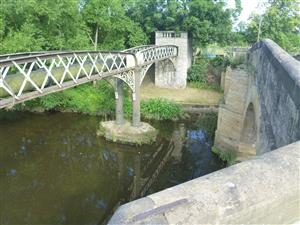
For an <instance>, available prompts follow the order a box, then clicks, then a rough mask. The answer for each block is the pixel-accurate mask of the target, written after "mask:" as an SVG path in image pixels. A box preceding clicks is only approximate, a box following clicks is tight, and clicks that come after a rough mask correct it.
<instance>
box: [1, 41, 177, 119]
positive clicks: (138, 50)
mask: <svg viewBox="0 0 300 225" xmlns="http://www.w3.org/2000/svg"><path fill="white" fill-rule="evenodd" d="M177 55H178V47H177V46H174V45H163V46H153V45H146V46H139V47H135V48H131V49H127V50H125V51H119V52H113V51H112V52H104V51H74V52H30V53H17V54H9V55H1V56H0V109H1V108H5V107H10V106H13V105H14V104H17V103H21V102H24V101H27V100H30V99H33V98H37V97H41V96H43V95H46V94H50V93H54V92H58V91H62V90H65V89H67V88H71V87H74V86H78V85H80V84H84V83H87V82H90V81H95V80H100V79H104V78H114V79H110V80H111V81H113V85H114V86H115V88H116V99H120V101H123V99H122V97H123V96H122V90H121V89H122V87H121V86H122V83H126V84H127V85H128V86H129V87H130V89H131V90H132V95H133V97H132V98H133V105H134V106H135V105H136V107H137V108H136V107H134V108H136V109H134V111H136V110H138V111H139V88H140V85H141V83H142V81H143V78H144V76H145V74H146V72H147V70H148V69H149V68H150V66H151V65H152V64H153V63H156V62H158V61H164V60H171V61H174V60H176V57H177ZM120 81H121V82H120ZM135 102H136V103H135ZM121 103H122V102H119V105H118V103H117V114H118V110H119V111H120V110H122V108H120V107H121V106H120V104H121ZM118 106H119V107H118ZM136 114H138V115H136ZM121 116H122V115H121ZM117 117H118V115H117ZM133 117H139V112H133ZM117 120H118V118H117ZM121 120H122V118H121ZM135 120H136V121H135ZM139 120H140V118H133V124H135V125H138V124H139ZM117 122H118V121H117ZM121 122H122V121H119V123H121Z"/></svg>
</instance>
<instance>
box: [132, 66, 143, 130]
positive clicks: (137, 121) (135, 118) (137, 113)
mask: <svg viewBox="0 0 300 225" xmlns="http://www.w3.org/2000/svg"><path fill="white" fill-rule="evenodd" d="M141 73H142V69H141V68H140V67H137V68H136V69H135V71H134V82H135V92H133V93H132V105H133V107H132V126H134V127H140V126H141V106H140V104H141V91H140V86H141V85H140V79H141V76H142V74H141Z"/></svg>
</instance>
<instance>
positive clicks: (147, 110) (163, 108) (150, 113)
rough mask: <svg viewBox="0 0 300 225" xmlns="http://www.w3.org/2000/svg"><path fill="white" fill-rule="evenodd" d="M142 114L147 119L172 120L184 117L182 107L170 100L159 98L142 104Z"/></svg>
mask: <svg viewBox="0 0 300 225" xmlns="http://www.w3.org/2000/svg"><path fill="white" fill-rule="evenodd" d="M141 114H142V116H143V117H145V118H147V119H157V120H170V119H176V118H179V117H180V116H182V114H183V109H182V107H181V106H180V105H179V104H177V103H175V102H173V101H170V100H167V99H162V98H157V99H150V100H148V101H142V102H141Z"/></svg>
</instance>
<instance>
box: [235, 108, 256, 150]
mask: <svg viewBox="0 0 300 225" xmlns="http://www.w3.org/2000/svg"><path fill="white" fill-rule="evenodd" d="M256 145H257V125H256V115H255V109H254V106H253V103H250V104H249V106H248V108H247V111H246V114H245V118H244V122H243V129H242V133H241V138H240V143H239V152H242V153H243V154H247V155H256V153H257V151H256Z"/></svg>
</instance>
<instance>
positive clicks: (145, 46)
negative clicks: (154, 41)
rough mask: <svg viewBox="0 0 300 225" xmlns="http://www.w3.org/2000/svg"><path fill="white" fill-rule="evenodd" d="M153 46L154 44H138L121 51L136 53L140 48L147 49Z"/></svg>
mask: <svg viewBox="0 0 300 225" xmlns="http://www.w3.org/2000/svg"><path fill="white" fill-rule="evenodd" d="M154 46H156V45H140V46H137V47H133V48H129V49H125V50H124V51H123V52H133V53H137V52H140V51H141V50H146V49H149V48H151V47H154ZM140 49H141V50H140Z"/></svg>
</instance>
